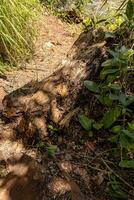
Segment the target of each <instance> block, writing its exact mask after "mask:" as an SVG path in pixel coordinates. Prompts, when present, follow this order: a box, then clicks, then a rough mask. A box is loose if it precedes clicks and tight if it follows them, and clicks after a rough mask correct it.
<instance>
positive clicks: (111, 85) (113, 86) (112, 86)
mask: <svg viewBox="0 0 134 200" xmlns="http://www.w3.org/2000/svg"><path fill="white" fill-rule="evenodd" d="M109 87H110V88H111V89H113V90H121V86H120V85H119V84H117V83H113V84H110V85H109Z"/></svg>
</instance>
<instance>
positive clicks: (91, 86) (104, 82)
mask: <svg viewBox="0 0 134 200" xmlns="http://www.w3.org/2000/svg"><path fill="white" fill-rule="evenodd" d="M109 54H110V58H109V59H108V60H106V61H105V62H103V63H102V70H101V72H100V83H99V84H98V83H96V82H94V81H90V80H86V81H85V82H84V86H85V87H86V88H87V89H88V90H89V91H90V92H91V95H94V97H96V101H95V102H97V104H98V103H99V104H101V105H102V106H103V108H105V109H104V110H105V112H104V114H102V118H101V119H100V120H99V121H98V120H97V121H96V119H95V118H94V119H90V120H89V119H88V117H85V116H83V115H82V116H81V118H79V122H80V124H81V125H82V127H83V128H84V129H85V130H86V131H89V130H91V129H96V130H100V129H102V128H103V129H107V130H108V131H109V132H112V133H113V134H114V135H113V136H112V137H110V138H109V141H110V142H114V143H116V144H117V145H120V147H121V148H122V149H125V150H127V151H130V150H131V151H134V121H133V120H132V122H130V121H128V120H129V119H131V118H132V116H133V115H134V110H133V106H132V105H133V104H134V94H133V93H131V92H129V94H128V92H127V90H128V88H127V87H128V86H127V80H128V76H129V71H131V70H130V69H131V68H132V66H133V64H134V59H133V55H134V50H133V49H127V48H126V47H125V46H122V47H121V48H119V49H115V50H109ZM97 104H96V103H95V104H94V106H96V105H97ZM132 119H133V118H132ZM132 165H133V161H129V160H125V161H121V162H120V164H119V166H120V167H125V166H126V167H128V168H129V167H132Z"/></svg>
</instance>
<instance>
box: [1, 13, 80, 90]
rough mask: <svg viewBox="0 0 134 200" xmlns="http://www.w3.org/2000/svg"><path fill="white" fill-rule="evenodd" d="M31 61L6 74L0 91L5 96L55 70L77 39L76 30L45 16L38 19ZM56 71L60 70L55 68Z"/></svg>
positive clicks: (73, 26)
mask: <svg viewBox="0 0 134 200" xmlns="http://www.w3.org/2000/svg"><path fill="white" fill-rule="evenodd" d="M37 26H38V27H37V28H38V37H37V39H36V42H35V49H34V55H33V57H32V58H31V59H30V60H29V61H28V62H26V63H22V66H21V69H18V70H15V69H14V70H11V71H9V72H6V74H5V75H6V78H5V80H4V79H0V87H3V88H4V90H5V91H6V92H11V91H13V90H16V89H18V88H20V87H22V86H23V85H25V84H27V83H29V82H30V81H33V80H42V79H43V78H45V77H47V76H49V75H50V74H52V73H53V72H54V71H56V70H57V67H58V66H59V65H58V64H59V63H60V62H61V61H62V60H64V57H65V55H66V54H67V52H68V51H69V49H70V47H71V46H72V44H73V43H74V41H75V40H76V39H77V36H78V34H79V31H80V30H79V27H78V26H75V25H69V24H66V23H64V22H62V21H61V20H60V19H58V18H57V17H54V16H51V15H49V14H48V13H47V12H45V13H44V15H43V16H42V17H41V18H40V20H39V22H38V24H37ZM59 67H60V66H59Z"/></svg>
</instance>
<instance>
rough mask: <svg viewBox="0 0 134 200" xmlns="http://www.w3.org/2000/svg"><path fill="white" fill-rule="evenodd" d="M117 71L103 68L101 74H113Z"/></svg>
mask: <svg viewBox="0 0 134 200" xmlns="http://www.w3.org/2000/svg"><path fill="white" fill-rule="evenodd" d="M118 71H119V69H105V70H102V72H101V75H107V74H114V73H116V72H118Z"/></svg>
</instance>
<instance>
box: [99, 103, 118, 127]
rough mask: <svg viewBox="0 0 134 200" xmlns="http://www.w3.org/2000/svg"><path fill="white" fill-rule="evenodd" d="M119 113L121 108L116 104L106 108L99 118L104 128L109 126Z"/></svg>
mask: <svg viewBox="0 0 134 200" xmlns="http://www.w3.org/2000/svg"><path fill="white" fill-rule="evenodd" d="M120 114H121V108H120V107H118V106H117V107H115V108H111V109H110V110H108V111H107V113H106V114H105V115H104V117H103V118H102V120H101V123H103V125H104V128H109V127H110V126H111V125H112V124H113V123H114V122H115V121H116V120H117V119H118V117H119V116H120Z"/></svg>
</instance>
